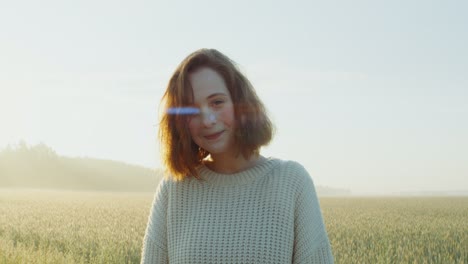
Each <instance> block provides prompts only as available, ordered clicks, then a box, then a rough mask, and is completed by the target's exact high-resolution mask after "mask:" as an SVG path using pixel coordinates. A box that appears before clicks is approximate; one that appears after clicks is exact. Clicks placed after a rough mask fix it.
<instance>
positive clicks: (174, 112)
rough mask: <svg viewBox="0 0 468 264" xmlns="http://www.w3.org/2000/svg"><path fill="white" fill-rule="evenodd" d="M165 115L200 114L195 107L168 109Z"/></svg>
mask: <svg viewBox="0 0 468 264" xmlns="http://www.w3.org/2000/svg"><path fill="white" fill-rule="evenodd" d="M166 113H167V114H168V115H196V114H199V113H200V109H198V108H195V107H170V108H168V109H167V111H166Z"/></svg>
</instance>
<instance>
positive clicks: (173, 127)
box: [159, 49, 273, 180]
mask: <svg viewBox="0 0 468 264" xmlns="http://www.w3.org/2000/svg"><path fill="white" fill-rule="evenodd" d="M204 67H206V68H210V69H212V70H214V71H216V72H217V73H218V74H219V75H221V77H222V78H223V79H224V82H225V84H226V86H227V88H228V90H229V93H230V95H231V99H232V102H233V104H234V118H235V122H236V126H235V133H234V135H235V144H236V147H237V148H238V153H239V154H242V155H243V156H244V157H245V158H246V159H248V158H250V156H251V155H253V154H258V153H259V149H260V147H261V146H264V145H267V144H268V143H269V142H270V141H271V139H272V136H273V124H272V123H271V120H270V118H269V117H268V115H267V113H266V109H265V107H264V105H263V103H262V102H261V101H260V98H259V97H258V96H257V93H256V92H255V89H254V88H253V86H252V84H251V83H250V82H249V80H248V79H247V78H246V77H245V76H244V75H243V74H242V73H241V72H240V70H239V69H238V67H237V65H236V64H235V62H233V61H232V60H231V59H229V58H228V57H227V56H226V55H224V54H222V53H221V52H219V51H217V50H215V49H200V50H197V51H195V52H193V53H191V54H190V55H189V56H187V57H186V58H185V59H184V60H183V61H182V62H181V63H180V64H179V65H178V66H177V68H176V70H175V72H174V73H173V74H172V76H171V78H170V80H169V83H168V85H167V88H166V91H165V93H164V95H163V98H162V100H161V101H162V106H163V111H164V112H163V113H162V116H161V120H160V125H159V139H160V142H161V148H162V159H163V164H164V165H165V169H166V173H167V174H166V176H168V177H171V178H173V179H175V180H183V179H185V178H187V177H192V176H193V177H195V178H197V179H200V177H199V174H198V171H197V167H198V166H200V165H201V164H202V162H203V159H204V158H206V157H207V156H208V155H209V154H210V153H209V152H208V151H206V150H204V149H202V148H200V147H199V146H198V145H197V144H195V142H194V141H193V140H192V138H191V135H190V130H189V127H188V118H189V117H188V116H187V115H186V114H183V113H182V112H177V111H171V110H174V109H179V107H186V106H190V105H191V104H192V102H193V90H192V87H191V84H190V82H189V75H190V74H191V73H193V72H195V71H197V70H198V69H200V68H204Z"/></svg>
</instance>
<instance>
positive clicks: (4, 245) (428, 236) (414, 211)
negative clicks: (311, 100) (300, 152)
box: [0, 190, 468, 263]
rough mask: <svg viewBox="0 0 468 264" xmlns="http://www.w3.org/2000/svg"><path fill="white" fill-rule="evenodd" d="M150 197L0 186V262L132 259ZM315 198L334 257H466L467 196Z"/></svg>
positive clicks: (346, 260)
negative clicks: (24, 189) (15, 188)
mask: <svg viewBox="0 0 468 264" xmlns="http://www.w3.org/2000/svg"><path fill="white" fill-rule="evenodd" d="M152 199H153V194H138V193H127V194H124V193H97V192H96V193H91V192H89V193H86V192H57V191H49V192H45V191H28V192H25V191H5V190H3V191H0V263H139V261H140V250H141V245H142V239H143V235H144V231H145V227H146V221H147V217H148V213H149V208H150V205H151V201H152ZM320 200H321V205H322V212H323V214H324V219H325V223H326V226H327V230H328V234H329V237H330V241H331V244H332V248H333V253H334V256H335V261H336V263H468V253H467V248H468V197H451V198H444V197H439V198H345V197H340V198H329V197H322V198H321V199H320Z"/></svg>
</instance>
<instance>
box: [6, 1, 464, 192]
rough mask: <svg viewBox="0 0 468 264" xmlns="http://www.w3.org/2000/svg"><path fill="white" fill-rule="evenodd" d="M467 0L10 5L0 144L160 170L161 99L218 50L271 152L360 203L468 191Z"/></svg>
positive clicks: (21, 2)
mask: <svg viewBox="0 0 468 264" xmlns="http://www.w3.org/2000/svg"><path fill="white" fill-rule="evenodd" d="M467 11H468V2H466V1H450V0H449V1H420V0H414V1H398V0H397V1H359V0H358V1H263V0H260V1H250V0H237V1H214V0H213V1H212V0H201V1H158V0H154V1H109V0H97V1H96V0H93V1H88V0H83V1H58V0H54V1H47V0H46V1H39V2H38V1H31V0H25V1H4V2H2V3H1V4H0V32H1V34H0V148H3V147H6V146H7V145H8V144H10V145H14V144H17V143H18V142H19V141H20V140H24V141H26V143H27V144H29V145H34V144H38V143H44V144H46V145H48V146H50V147H51V148H53V149H54V150H55V151H56V152H57V153H58V154H60V155H66V156H73V157H93V158H101V159H111V160H118V161H123V162H126V163H131V164H137V165H142V166H145V167H149V168H159V167H161V162H160V156H159V152H160V149H159V143H158V141H157V129H158V116H159V101H160V99H161V97H162V95H163V93H164V90H165V87H166V85H167V82H168V80H169V78H170V76H171V74H172V72H173V71H174V69H175V68H176V67H177V65H178V64H179V63H180V61H181V60H182V59H183V58H185V57H186V56H187V55H188V54H189V53H191V52H193V51H195V50H197V49H199V48H216V49H218V50H219V51H221V52H223V53H225V54H226V55H227V56H229V57H230V58H231V59H233V60H234V61H236V62H237V63H238V65H239V67H240V69H241V70H242V72H243V73H245V74H246V76H247V77H248V78H249V79H250V80H251V82H252V83H253V85H254V87H255V89H256V90H257V93H258V94H259V96H260V97H261V99H262V100H263V102H264V104H265V105H266V107H267V109H268V111H269V114H270V116H271V118H272V120H273V122H274V123H275V126H276V134H275V138H274V140H273V142H272V143H271V144H270V145H269V146H268V147H266V148H264V149H262V153H263V155H265V156H271V157H278V158H281V159H286V160H296V161H298V162H300V163H301V164H303V165H304V166H305V168H306V169H307V170H308V171H309V173H310V174H311V176H312V178H313V180H314V182H315V184H316V185H320V186H328V187H333V188H343V189H349V190H351V191H352V192H353V193H356V194H390V193H397V192H406V191H457V190H468V103H467V102H468V74H467V69H468V49H467V48H466V47H468V28H467V27H466V25H468V16H466V12H467Z"/></svg>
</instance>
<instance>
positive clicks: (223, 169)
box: [204, 154, 265, 174]
mask: <svg viewBox="0 0 468 264" xmlns="http://www.w3.org/2000/svg"><path fill="white" fill-rule="evenodd" d="M264 159H265V157H263V156H261V155H259V154H252V155H251V156H250V158H249V159H245V157H244V156H243V155H242V154H239V155H236V156H227V155H223V156H220V155H218V156H217V155H210V157H209V159H207V160H205V162H204V164H205V165H206V166H207V167H208V168H209V169H210V170H212V171H214V172H217V173H222V174H233V173H237V172H241V171H244V170H247V169H250V168H252V167H255V165H257V164H258V163H260V162H261V161H263V160H264Z"/></svg>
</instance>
